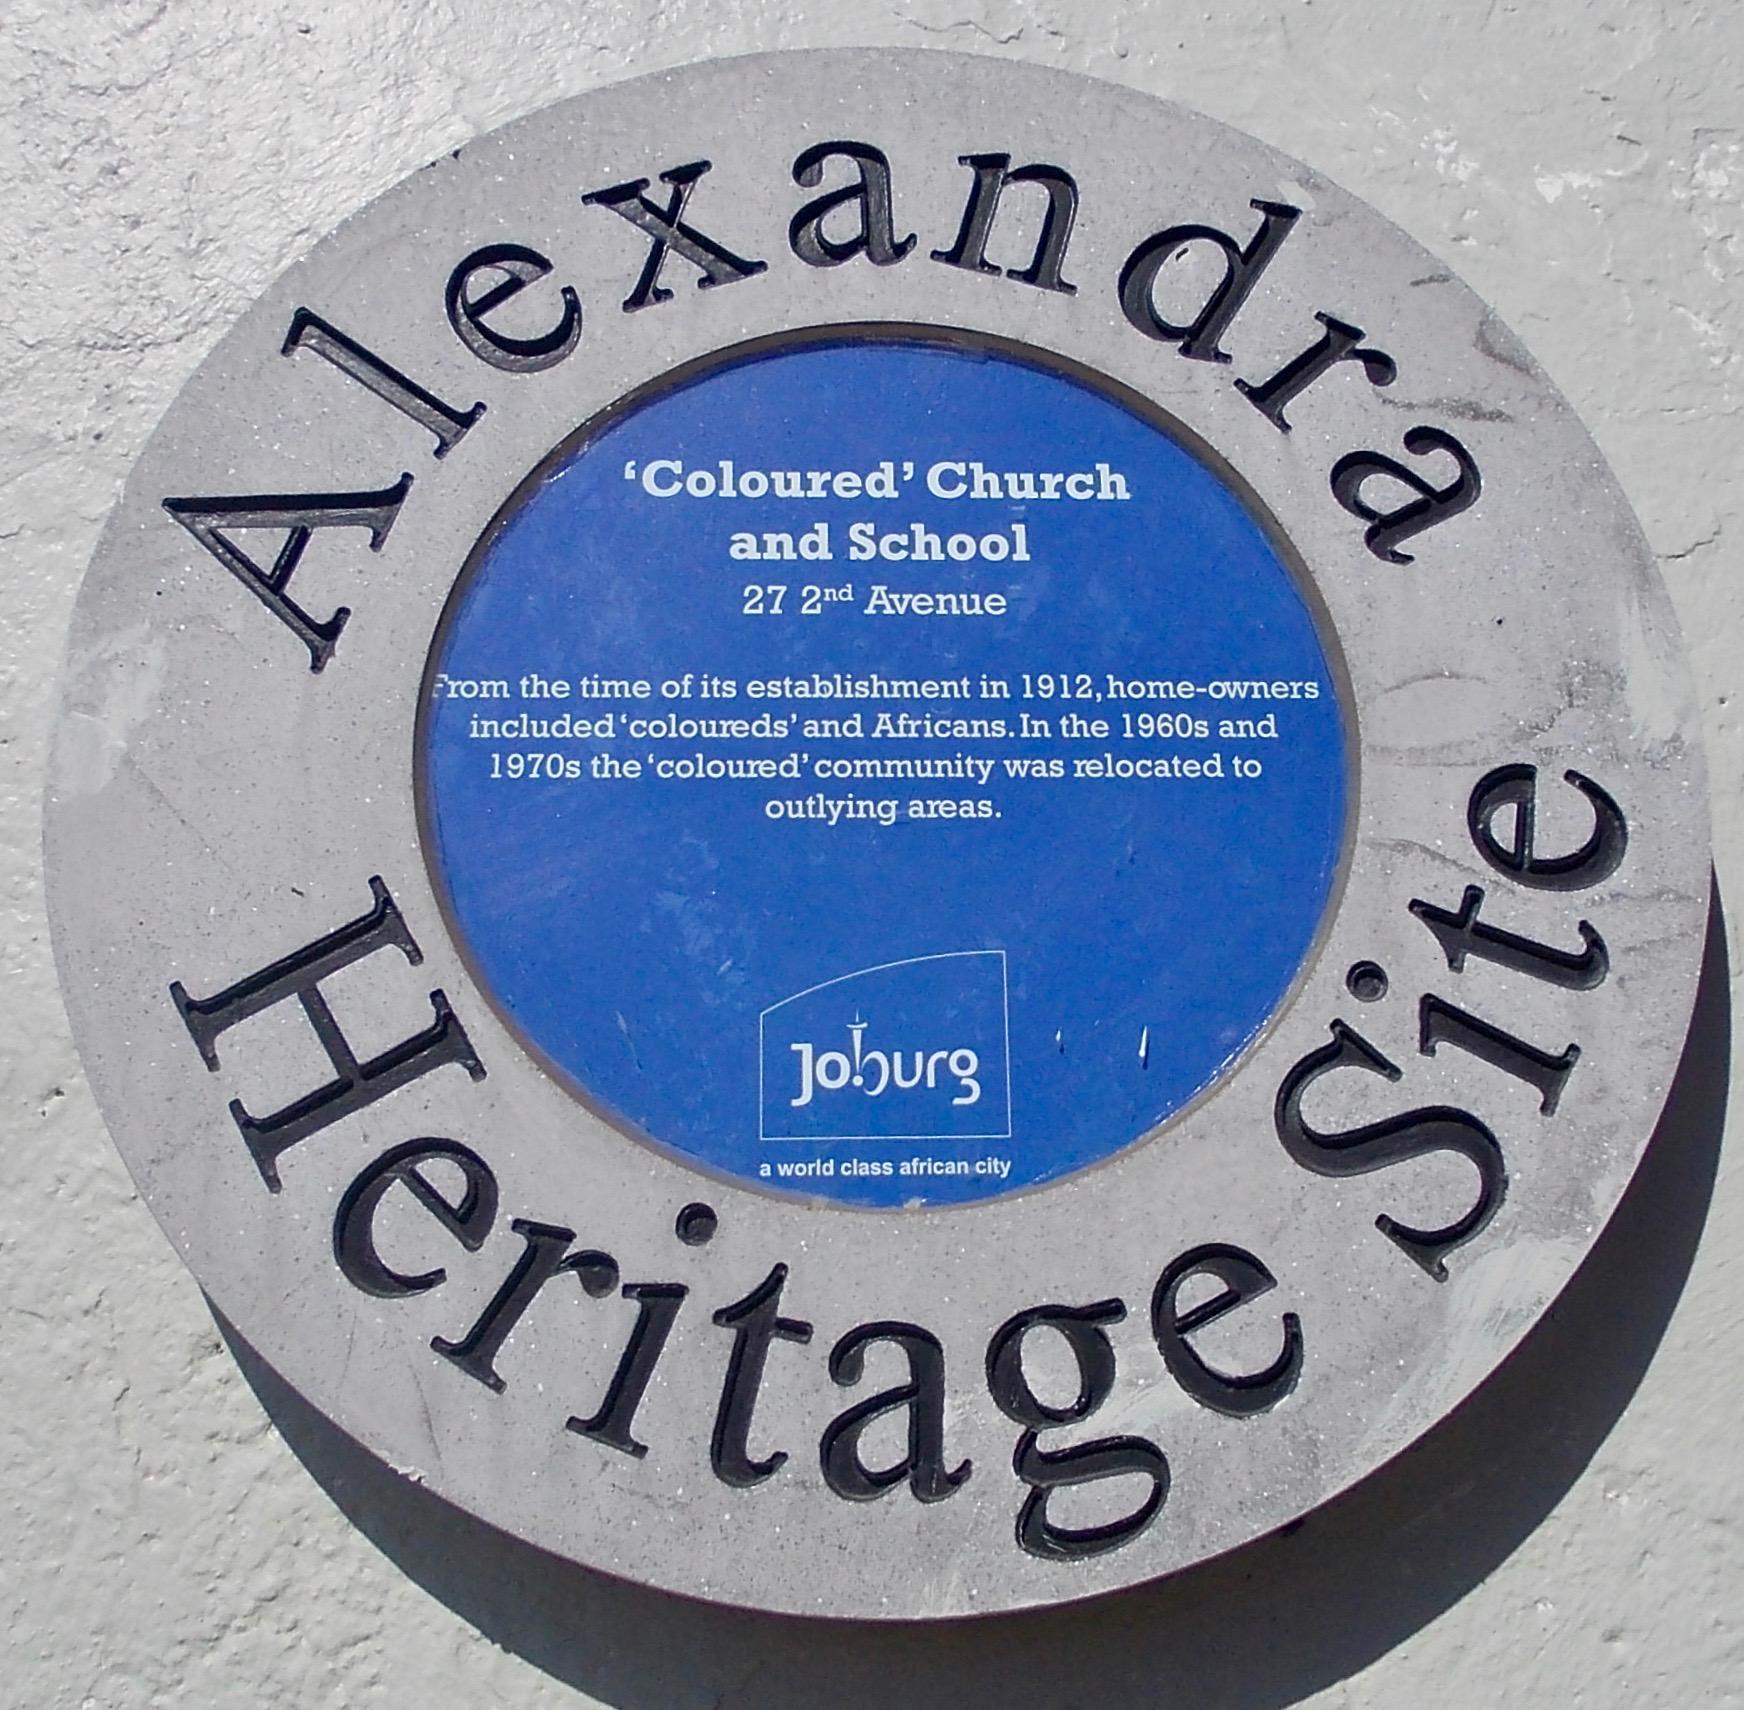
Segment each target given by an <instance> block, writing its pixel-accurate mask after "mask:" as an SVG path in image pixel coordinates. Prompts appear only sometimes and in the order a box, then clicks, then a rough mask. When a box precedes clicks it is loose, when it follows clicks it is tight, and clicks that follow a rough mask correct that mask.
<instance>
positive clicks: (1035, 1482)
mask: <svg viewBox="0 0 1744 1710" xmlns="http://www.w3.org/2000/svg"><path fill="white" fill-rule="evenodd" d="M1125 1317H1126V1307H1125V1306H1124V1305H1123V1304H1122V1303H1121V1302H1120V1301H1118V1300H1099V1301H1095V1302H1093V1303H1092V1304H1091V1305H1089V1306H1036V1307H1031V1308H1030V1309H1029V1310H1028V1311H1026V1312H1020V1313H1018V1314H1017V1315H1016V1317H1014V1318H1009V1319H1007V1320H1006V1322H1005V1323H1004V1324H1002V1325H1001V1326H1000V1327H999V1329H998V1330H997V1331H995V1332H994V1335H993V1340H992V1341H991V1342H989V1343H988V1345H987V1388H988V1391H989V1393H990V1394H991V1395H992V1397H993V1400H994V1403H995V1405H996V1406H997V1407H998V1408H999V1411H1000V1412H1001V1413H1003V1414H1004V1415H1005V1416H1006V1418H1007V1419H1010V1420H1013V1421H1015V1422H1016V1423H1017V1424H1019V1425H1022V1426H1023V1427H1024V1428H1025V1429H1024V1432H1023V1435H1022V1436H1021V1437H1019V1438H1018V1440H1017V1448H1016V1450H1015V1452H1014V1453H1013V1455H1012V1459H1011V1464H1012V1469H1013V1471H1015V1472H1016V1474H1017V1476H1018V1477H1019V1478H1020V1479H1021V1480H1022V1481H1023V1482H1024V1483H1025V1484H1026V1485H1028V1486H1029V1495H1028V1496H1026V1497H1025V1498H1024V1502H1023V1506H1022V1508H1020V1509H1019V1510H1018V1516H1017V1542H1018V1547H1019V1548H1020V1549H1022V1550H1024V1551H1025V1552H1027V1553H1028V1554H1029V1555H1032V1556H1040V1557H1042V1558H1043V1559H1044V1560H1047V1561H1075V1560H1079V1559H1081V1558H1083V1557H1085V1556H1094V1555H1100V1554H1102V1553H1103V1552H1104V1551H1105V1550H1114V1549H1118V1548H1119V1547H1120V1546H1121V1545H1122V1544H1126V1543H1130V1542H1131V1541H1132V1540H1133V1539H1134V1538H1136V1537H1137V1536H1138V1535H1139V1534H1140V1533H1141V1532H1142V1531H1144V1529H1145V1528H1146V1527H1147V1526H1149V1525H1150V1523H1151V1522H1152V1521H1153V1520H1154V1519H1156V1517H1157V1514H1158V1513H1159V1511H1160V1510H1161V1509H1162V1506H1163V1501H1164V1499H1165V1498H1166V1497H1167V1496H1168V1493H1169V1463H1168V1460H1167V1459H1166V1458H1165V1457H1164V1455H1163V1452H1162V1450H1161V1449H1159V1448H1158V1447H1157V1446H1156V1445H1155V1444H1154V1443H1150V1442H1147V1441H1145V1439H1144V1438H1142V1437H1126V1436H1121V1437H1101V1438H1098V1439H1097V1440H1096V1441H1095V1442H1091V1443H1079V1444H1075V1445H1073V1446H1072V1447H1071V1448H1067V1449H1054V1450H1048V1449H1043V1448H1042V1447H1041V1442H1040V1437H1041V1433H1042V1432H1043V1431H1044V1430H1046V1429H1047V1428H1048V1427H1049V1426H1051V1425H1075V1424H1078V1423H1080V1422H1081V1421H1083V1420H1085V1419H1088V1418H1089V1417H1090V1416H1091V1414H1093V1413H1094V1412H1095V1411H1096V1409H1097V1408H1099V1407H1100V1406H1101V1405H1102V1403H1103V1402H1104V1401H1106V1400H1107V1399H1108V1396H1109V1394H1110V1392H1111V1391H1112V1390H1113V1388H1114V1375H1115V1361H1114V1344H1113V1343H1112V1342H1110V1341H1109V1339H1108V1332H1107V1331H1106V1330H1105V1329H1104V1328H1103V1326H1104V1325H1106V1324H1118V1323H1120V1321H1121V1320H1122V1319H1124V1318H1125ZM1039 1329H1047V1330H1051V1331H1053V1332H1054V1333H1055V1334H1056V1335H1059V1336H1061V1337H1063V1338H1064V1339H1065V1342H1066V1346H1067V1347H1068V1348H1070V1349H1071V1352H1072V1358H1073V1360H1074V1361H1075V1362H1076V1364H1077V1368H1078V1394H1077V1396H1076V1397H1075V1398H1074V1399H1073V1400H1072V1401H1070V1402H1068V1403H1067V1404H1066V1405H1065V1406H1064V1407H1055V1406H1052V1405H1050V1404H1049V1403H1047V1402H1044V1401H1043V1400H1042V1398H1041V1397H1040V1396H1039V1395H1037V1394H1036V1392H1035V1390H1034V1389H1033V1388H1032V1387H1031V1384H1030V1381H1029V1378H1028V1377H1027V1376H1026V1375H1025V1372H1024V1365H1023V1350H1024V1343H1025V1340H1026V1339H1027V1338H1028V1336H1029V1335H1030V1334H1031V1332H1032V1331H1035V1330H1039ZM1129 1474H1136V1475H1138V1476H1140V1477H1142V1478H1145V1479H1147V1480H1148V1481H1149V1483H1150V1489H1149V1490H1148V1492H1147V1493H1146V1494H1145V1496H1144V1499H1143V1500H1142V1501H1141V1502H1140V1503H1139V1505H1138V1507H1136V1508H1135V1509H1133V1510H1132V1512H1131V1513H1129V1514H1126V1515H1123V1516H1122V1517H1121V1518H1119V1519H1116V1520H1110V1521H1107V1522H1105V1523H1104V1524H1102V1525H1097V1526H1059V1525H1055V1524H1054V1523H1053V1521H1052V1520H1050V1518H1049V1516H1048V1501H1049V1498H1050V1497H1051V1496H1052V1495H1053V1493H1054V1492H1055V1491H1056V1490H1061V1489H1067V1488H1070V1487H1071V1486H1074V1485H1080V1484H1095V1483H1099V1482H1100V1481H1102V1480H1103V1479H1110V1478H1120V1477H1123V1476H1126V1475H1129Z"/></svg>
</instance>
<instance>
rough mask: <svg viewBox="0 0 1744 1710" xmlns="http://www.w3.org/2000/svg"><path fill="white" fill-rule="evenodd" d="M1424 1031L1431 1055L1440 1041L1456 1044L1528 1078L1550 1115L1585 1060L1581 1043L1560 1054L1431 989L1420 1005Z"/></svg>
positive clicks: (1422, 1042)
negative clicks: (1572, 1073) (1459, 1006)
mask: <svg viewBox="0 0 1744 1710" xmlns="http://www.w3.org/2000/svg"><path fill="white" fill-rule="evenodd" d="M1418 1018H1419V1028H1420V1030H1419V1034H1418V1040H1417V1049H1418V1050H1419V1051H1421V1052H1422V1053H1423V1055H1424V1056H1425V1057H1433V1056H1434V1055H1435V1050H1436V1047H1437V1046H1439V1045H1455V1046H1457V1047H1458V1048H1459V1049H1460V1050H1461V1051H1469V1052H1470V1053H1471V1055H1472V1056H1474V1057H1476V1058H1477V1059H1478V1060H1479V1061H1480V1062H1484V1063H1488V1064H1490V1065H1491V1066H1492V1067H1494V1068H1497V1069H1500V1070H1502V1072H1503V1073H1504V1074H1509V1075H1512V1076H1513V1077H1514V1078H1515V1079H1516V1080H1520V1081H1524V1082H1525V1083H1526V1084H1527V1085H1528V1086H1529V1087H1532V1088H1533V1089H1535V1090H1536V1092H1537V1093H1538V1108H1539V1109H1540V1110H1541V1111H1542V1112H1543V1113H1544V1114H1545V1115H1546V1116H1553V1115H1554V1114H1555V1113H1556V1106H1557V1103H1558V1101H1559V1100H1560V1099H1561V1098H1562V1089H1563V1086H1564V1085H1565V1084H1566V1083H1567V1081H1568V1076H1569V1071H1570V1070H1571V1069H1573V1067H1574V1066H1575V1064H1576V1063H1578V1062H1579V1061H1580V1047H1579V1046H1578V1045H1574V1044H1571V1045H1569V1046H1567V1047H1566V1048H1565V1049H1564V1050H1562V1051H1560V1052H1558V1053H1557V1054H1556V1055H1555V1056H1554V1057H1553V1056H1551V1055H1550V1054H1549V1053H1548V1052H1546V1051H1540V1050H1539V1049H1538V1047H1537V1046H1535V1045H1528V1044H1527V1043H1526V1041H1525V1040H1524V1039H1516V1038H1515V1037H1514V1035H1513V1034H1512V1033H1504V1032H1503V1031H1502V1030H1501V1028H1499V1027H1496V1026H1493V1025H1492V1024H1491V1023H1490V1022H1487V1021H1480V1020H1479V1019H1478V1017H1477V1016H1475V1015H1471V1014H1468V1013H1467V1012H1466V1011H1465V1010H1463V1009H1457V1008H1455V1007H1454V1005H1452V1004H1450V1003H1448V1002H1447V1001H1446V1000H1445V999H1443V998H1438V997H1437V996H1435V994H1434V993H1433V992H1425V993H1424V994H1423V1001H1422V1003H1421V1005H1420V1006H1419V1007H1418Z"/></svg>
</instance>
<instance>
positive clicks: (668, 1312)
mask: <svg viewBox="0 0 1744 1710" xmlns="http://www.w3.org/2000/svg"><path fill="white" fill-rule="evenodd" d="M689 1292H690V1291H689V1289H687V1288H685V1286H684V1285H683V1284H682V1283H626V1284H625V1285H624V1290H623V1294H624V1298H625V1299H626V1300H633V1301H635V1303H636V1326H635V1328H634V1329H633V1330H632V1331H631V1332H630V1339H629V1341H628V1342H626V1343H625V1344H624V1351H623V1353H622V1355H621V1356H620V1357H619V1359H618V1369H617V1370H616V1371H615V1372H613V1373H612V1381H611V1386H610V1387H609V1388H608V1389H607V1390H606V1398H605V1400H604V1401H603V1402H601V1404H600V1409H599V1411H598V1412H597V1413H595V1414H594V1415H593V1417H592V1418H591V1419H578V1418H574V1417H571V1418H570V1419H568V1420H566V1421H565V1424H566V1425H567V1426H568V1428H569V1429H570V1430H571V1431H573V1432H575V1433H576V1435H577V1436H580V1437H591V1438H592V1439H593V1441H594V1442H596V1443H604V1444H605V1445H606V1447H607V1448H609V1449H620V1450H622V1451H623V1453H625V1454H626V1455H631V1456H633V1457H634V1458H635V1459H636V1460H641V1458H642V1457H643V1456H644V1455H645V1454H647V1452H648V1445H647V1444H646V1443H643V1442H639V1441H638V1440H637V1438H636V1436H635V1434H634V1432H633V1431H632V1430H631V1427H632V1426H633V1425H634V1424H635V1423H636V1410H637V1409H638V1408H639V1407H640V1406H641V1405H642V1397H643V1396H644V1395H646V1394H647V1393H648V1381H649V1379H650V1378H652V1377H653V1376H654V1368H655V1366H657V1365H658V1364H659V1363H660V1356H661V1354H662V1353H664V1352H665V1350H666V1338H667V1337H668V1336H670V1335H671V1334H672V1321H673V1320H674V1319H675V1318H676V1317H677V1316H678V1309H679V1307H680V1306H682V1305H683V1304H684V1297H685V1296H686V1295H687V1294H688V1293H689Z"/></svg>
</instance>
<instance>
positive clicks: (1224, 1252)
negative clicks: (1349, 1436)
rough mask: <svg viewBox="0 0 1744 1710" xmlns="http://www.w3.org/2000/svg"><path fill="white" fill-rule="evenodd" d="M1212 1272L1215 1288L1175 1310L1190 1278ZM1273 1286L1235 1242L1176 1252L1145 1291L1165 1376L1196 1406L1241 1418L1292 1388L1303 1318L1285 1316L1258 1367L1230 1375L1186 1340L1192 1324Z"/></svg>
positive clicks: (1199, 1326) (1298, 1369)
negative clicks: (1278, 1341) (1280, 1333)
mask: <svg viewBox="0 0 1744 1710" xmlns="http://www.w3.org/2000/svg"><path fill="white" fill-rule="evenodd" d="M1202 1276H1211V1277H1215V1278H1216V1279H1217V1280H1218V1281H1219V1282H1220V1283H1222V1284H1223V1288H1222V1290H1221V1291H1220V1292H1219V1293H1217V1294H1214V1295H1213V1296H1212V1297H1211V1298H1210V1299H1209V1300H1205V1301H1202V1302H1201V1303H1200V1304H1199V1305H1198V1306H1193V1307H1189V1308H1188V1309H1187V1310H1186V1311H1185V1312H1183V1311H1181V1310H1180V1307H1179V1306H1178V1304H1177V1302H1178V1300H1179V1297H1180V1293H1181V1290H1182V1288H1183V1287H1184V1286H1185V1285H1186V1283H1187V1282H1188V1281H1189V1279H1191V1278H1194V1277H1202ZM1277 1286H1278V1279H1277V1278H1276V1277H1274V1276H1273V1275H1272V1273H1271V1272H1270V1271H1268V1270H1267V1269H1266V1267H1265V1266H1264V1265H1262V1264H1261V1263H1260V1261H1259V1260H1258V1259H1256V1258H1255V1257H1254V1256H1253V1254H1252V1253H1248V1252H1244V1251H1243V1250H1242V1249H1241V1248H1240V1247H1231V1246H1226V1245H1223V1244H1221V1243H1218V1244H1213V1245H1210V1246H1205V1247H1195V1248H1194V1249H1193V1250H1192V1252H1190V1253H1183V1254H1182V1255H1181V1257H1180V1258H1178V1259H1176V1260H1175V1261H1174V1263H1173V1264H1171V1265H1170V1266H1169V1268H1168V1269H1167V1270H1165V1271H1164V1272H1163V1274H1162V1275H1161V1276H1160V1277H1158V1278H1157V1286H1156V1288H1155V1290H1153V1292H1152V1294H1151V1333H1152V1334H1153V1335H1154V1336H1155V1337H1156V1342H1157V1349H1158V1351H1159V1352H1160V1353H1161V1354H1162V1356H1163V1364H1164V1365H1165V1366H1167V1367H1168V1369H1169V1375H1170V1376H1171V1377H1172V1378H1173V1379H1174V1380H1175V1382H1176V1383H1178V1384H1179V1385H1180V1386H1181V1388H1182V1389H1184V1390H1185V1391H1186V1392H1187V1394H1189V1395H1190V1396H1192V1398H1193V1399H1194V1400H1195V1401H1197V1402H1198V1403H1199V1404H1200V1405H1201V1406H1202V1407H1209V1408H1211V1409H1212V1410H1213V1411H1214V1412H1217V1413H1226V1414H1229V1415H1230V1416H1231V1417H1233V1418H1237V1419H1243V1418H1247V1417H1248V1416H1250V1415H1252V1414H1255V1413H1265V1412H1267V1411H1268V1410H1269V1409H1271V1408H1273V1407H1276V1406H1277V1405H1278V1403H1279V1402H1280V1401H1282V1400H1283V1399H1284V1397H1285V1396H1287V1395H1288V1394H1289V1393H1290V1392H1291V1390H1293V1389H1294V1388H1295V1387H1296V1380H1297V1378H1299V1377H1300V1376H1301V1375H1302V1321H1301V1319H1299V1318H1298V1317H1297V1316H1296V1314H1295V1313H1293V1312H1286V1313H1285V1314H1284V1319H1283V1323H1284V1346H1283V1349H1282V1351H1281V1352H1280V1353H1279V1355H1278V1357H1277V1358H1276V1359H1275V1360H1273V1361H1272V1363H1271V1364H1270V1365H1269V1366H1267V1367H1265V1369H1264V1370H1263V1371H1257V1372H1242V1373H1238V1374H1236V1375H1234V1376H1231V1375H1230V1374H1229V1373H1227V1372H1220V1371H1218V1370H1217V1369H1216V1368H1215V1367H1214V1366H1212V1365H1210V1364H1209V1363H1208V1362H1207V1361H1206V1360H1205V1359H1203V1358H1202V1357H1201V1356H1200V1354H1199V1353H1198V1351H1197V1350H1196V1349H1195V1348H1194V1347H1193V1344H1192V1341H1191V1338H1192V1336H1193V1333H1194V1332H1195V1331H1197V1330H1203V1329H1204V1328H1205V1326H1206V1325H1208V1324H1215V1323H1216V1322H1217V1320H1218V1319H1220V1318H1222V1317H1224V1316H1225V1315H1226V1314H1228V1313H1231V1312H1233V1311H1234V1310H1235V1309H1236V1308H1237V1307H1238V1306H1242V1305H1245V1304H1246V1303H1247V1302H1248V1301H1250V1300H1257V1299H1258V1298H1259V1297H1260V1296H1261V1295H1262V1294H1268V1293H1270V1292H1271V1290H1272V1289H1274V1288H1276V1287H1277Z"/></svg>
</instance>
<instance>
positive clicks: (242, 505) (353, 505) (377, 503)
mask: <svg viewBox="0 0 1744 1710" xmlns="http://www.w3.org/2000/svg"><path fill="white" fill-rule="evenodd" d="M411 490H412V477H411V476H410V475H402V476H401V477H400V478H399V480H398V481H396V482H395V483H394V484H393V486H391V487H384V488H382V490H381V491H380V492H378V493H285V494H271V493H249V494H243V495H235V496H231V495H225V496H218V497H207V498H185V499H165V500H164V501H163V508H164V509H165V510H166V511H168V512H169V514H170V515H171V516H172V517H174V518H175V519H176V521H177V522H179V523H180V524H181V525H182V527H183V528H185V529H186V530H187V531H188V533H189V534H191V535H192V536H193V537H194V538H195V540H197V541H198V542H199V543H200V545H201V546H203V547H204V548H205V549H206V551H208V552H209V553H211V555H212V556H213V557H214V558H216V559H217V560H218V562H219V563H220V564H222V565H223V566H224V568H225V569H226V570H228V571H229V572H230V574H231V575H232V576H234V577H235V578H236V579H237V581H239V582H240V583H241V584H242V585H243V587H245V588H246V589H247V590H248V591H249V592H250V593H251V594H253V595H254V597H255V598H256V599H257V600H259V601H260V603H261V604H262V605H263V606H265V607H266V609H267V610H268V611H269V612H271V613H272V614H273V616H274V617H276V618H277V619H278V620H279V622H280V623H282V624H283V625H284V626H285V627H286V628H287V629H288V630H290V632H291V633H292V634H293V635H294V636H296V637H297V639H298V640H299V641H301V642H302V643H303V645H304V646H305V647H307V648H308V650H309V669H310V670H311V671H319V670H320V669H321V668H322V667H323V666H324V665H325V664H326V663H327V661H328V660H329V659H331V658H332V657H333V648H334V645H335V644H336V643H337V642H338V640H339V632H340V631H341V630H343V629H344V628H345V625H346V623H347V622H348V621H349V619H350V617H351V608H350V607H349V606H341V607H339V609H338V610H337V611H335V612H333V613H332V614H331V615H330V616H329V617H325V618H317V617H313V616H311V615H310V614H309V613H308V612H306V611H305V610H304V609H303V608H302V607H301V606H300V605H298V604H297V603H296V601H295V600H293V599H292V598H291V596H290V594H289V593H288V592H287V590H288V589H289V587H290V584H291V577H292V576H293V575H295V574H296V570H297V565H298V564H299V563H301V562H302V557H303V550H304V548H305V547H307V546H308V544H309V537H310V536H311V535H312V534H313V533H314V532H315V530H316V529H320V528H362V529H368V530H369V547H370V551H372V552H380V551H381V549H382V542H383V541H385V540H386V539H387V537H388V530H389V529H391V528H392V527H393V526H394V519H395V518H396V517H397V516H398V515H399V514H400V506H401V505H403V504H404V503H405V502H406V495H407V494H408V493H409V492H411ZM238 528H243V529H247V528H271V529H281V528H282V529H285V530H287V531H288V532H287V534H286V536H285V540H284V543H283V545H281V546H280V547H279V550H278V556H277V557H276V558H274V560H273V566H272V568H271V569H270V570H267V569H264V568H262V566H261V565H259V564H257V563H256V562H255V561H254V560H253V559H252V558H250V557H249V555H248V554H247V553H246V552H244V551H243V550H242V548H241V547H240V546H238V545H237V544H236V542H235V541H234V540H232V539H231V538H230V536H229V535H228V534H227V533H226V532H225V531H226V530H227V529H238Z"/></svg>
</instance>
